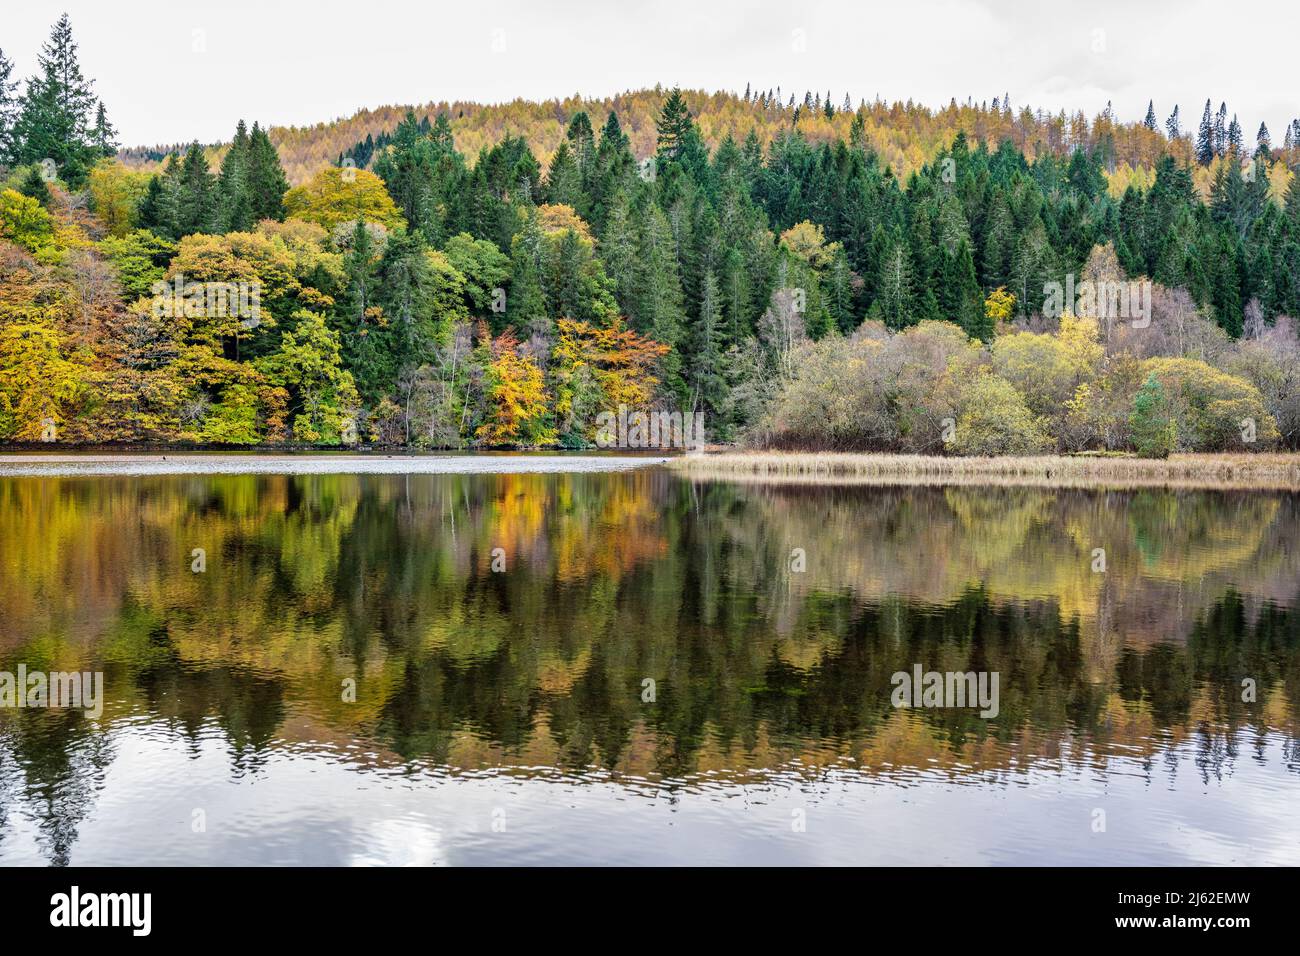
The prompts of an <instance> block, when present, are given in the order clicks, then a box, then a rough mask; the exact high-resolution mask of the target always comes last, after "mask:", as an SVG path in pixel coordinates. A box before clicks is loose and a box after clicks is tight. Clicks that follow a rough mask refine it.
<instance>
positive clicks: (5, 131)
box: [0, 49, 19, 163]
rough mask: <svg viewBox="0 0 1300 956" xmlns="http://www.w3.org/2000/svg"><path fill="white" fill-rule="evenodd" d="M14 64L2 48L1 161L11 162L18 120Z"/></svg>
mask: <svg viewBox="0 0 1300 956" xmlns="http://www.w3.org/2000/svg"><path fill="white" fill-rule="evenodd" d="M13 73H14V65H13V62H12V61H10V60H9V59H8V58H7V57H5V51H4V50H3V49H0V163H7V162H9V161H10V160H11V159H12V158H13V155H14V149H15V147H16V145H17V144H16V143H15V142H14V139H13V137H14V124H15V123H16V122H17V121H18V103H19V101H18V97H17V96H16V95H15V93H16V91H17V89H18V81H17V80H15V79H14V78H13Z"/></svg>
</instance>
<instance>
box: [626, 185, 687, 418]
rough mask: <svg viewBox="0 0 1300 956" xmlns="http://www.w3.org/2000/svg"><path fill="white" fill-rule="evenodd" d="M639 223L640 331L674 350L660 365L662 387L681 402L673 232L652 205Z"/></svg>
mask: <svg viewBox="0 0 1300 956" xmlns="http://www.w3.org/2000/svg"><path fill="white" fill-rule="evenodd" d="M639 220H640V221H639V222H638V227H639V228H638V229H637V239H638V243H639V248H640V255H639V257H638V258H639V261H638V270H637V280H636V292H635V294H634V299H635V302H636V318H637V322H638V324H639V326H640V328H639V330H638V331H640V332H642V333H643V334H645V335H648V336H650V338H652V339H654V340H655V341H656V342H660V343H662V344H664V345H668V346H671V347H672V351H671V352H669V353H668V354H667V355H666V356H664V358H663V360H662V363H661V364H662V371H663V383H664V387H665V390H666V391H667V392H669V393H670V394H672V395H674V396H676V398H677V400H678V401H679V402H681V401H682V400H683V398H684V397H685V388H686V385H685V382H684V380H683V377H682V371H683V370H682V357H681V352H680V349H681V346H682V344H683V338H684V329H685V325H686V315H685V312H684V309H683V306H682V286H681V281H680V279H679V278H678V271H677V253H676V248H675V243H674V242H673V233H672V228H671V227H670V226H669V224H668V219H667V217H666V216H664V214H663V210H661V209H660V208H659V206H658V204H656V203H653V202H647V203H645V204H644V206H643V208H642V210H641V214H640V217H639Z"/></svg>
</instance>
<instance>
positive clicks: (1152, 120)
mask: <svg viewBox="0 0 1300 956" xmlns="http://www.w3.org/2000/svg"><path fill="white" fill-rule="evenodd" d="M1142 125H1143V126H1145V127H1146V128H1147V129H1149V130H1151V131H1152V132H1154V131H1155V130H1156V128H1157V127H1156V103H1155V100H1147V116H1146V119H1144V120H1143V121H1142Z"/></svg>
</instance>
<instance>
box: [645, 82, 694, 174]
mask: <svg viewBox="0 0 1300 956" xmlns="http://www.w3.org/2000/svg"><path fill="white" fill-rule="evenodd" d="M694 127H695V123H694V121H693V120H692V119H691V112H690V110H688V109H687V108H686V101H685V100H684V99H682V91H681V90H680V89H678V88H677V87H674V88H673V90H672V92H671V93H669V94H668V99H666V100H665V101H664V106H663V110H662V111H661V112H660V114H659V119H658V120H656V121H655V128H656V129H657V130H658V132H659V149H658V155H659V158H660V159H675V160H680V159H682V158H683V155H684V153H685V151H686V149H687V146H688V144H689V142H690V138H691V134H692V132H693V130H694Z"/></svg>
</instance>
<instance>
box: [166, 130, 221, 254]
mask: <svg viewBox="0 0 1300 956" xmlns="http://www.w3.org/2000/svg"><path fill="white" fill-rule="evenodd" d="M216 199H217V196H216V183H215V181H214V180H213V177H212V172H211V170H210V169H209V168H208V158H207V156H205V155H204V153H203V147H202V146H200V145H199V144H198V143H197V142H194V143H191V144H190V147H189V149H187V150H186V151H185V159H184V160H183V161H182V162H181V164H180V181H179V184H178V191H177V194H176V233H177V237H178V238H179V237H181V236H188V235H191V234H194V233H208V232H213V231H214V230H215V229H217V227H218V223H217V202H216Z"/></svg>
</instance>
